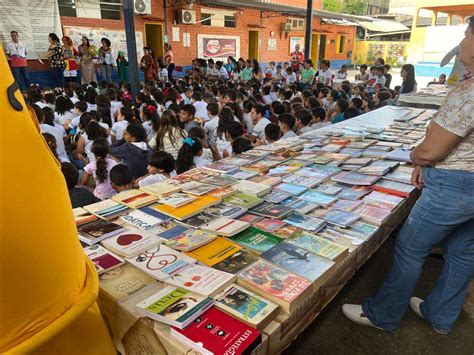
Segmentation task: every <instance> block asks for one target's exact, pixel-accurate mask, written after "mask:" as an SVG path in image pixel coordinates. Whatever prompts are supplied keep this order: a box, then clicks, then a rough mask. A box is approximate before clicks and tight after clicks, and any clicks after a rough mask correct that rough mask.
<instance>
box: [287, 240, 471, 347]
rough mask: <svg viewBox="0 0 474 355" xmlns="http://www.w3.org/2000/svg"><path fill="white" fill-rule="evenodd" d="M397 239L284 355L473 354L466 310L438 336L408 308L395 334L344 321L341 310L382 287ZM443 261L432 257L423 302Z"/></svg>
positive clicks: (420, 291) (421, 286) (420, 288)
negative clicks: (451, 330) (451, 329)
mask: <svg viewBox="0 0 474 355" xmlns="http://www.w3.org/2000/svg"><path fill="white" fill-rule="evenodd" d="M394 245H395V239H394V238H389V239H388V240H387V241H386V242H385V244H384V245H382V246H381V247H380V249H379V250H378V251H377V253H375V254H374V255H373V256H372V258H371V259H369V260H368V261H367V262H366V264H365V265H364V266H363V267H362V268H361V269H360V270H359V271H358V272H357V274H356V275H355V276H354V277H353V278H352V280H351V281H350V282H349V283H348V284H347V285H346V286H345V287H344V288H343V289H342V290H341V292H340V293H339V294H338V295H337V296H336V298H334V300H333V301H332V302H331V303H330V304H329V305H328V306H327V307H326V309H325V310H324V311H323V312H322V313H321V314H320V315H319V316H318V317H317V318H316V320H315V321H313V323H311V325H310V326H309V327H308V328H306V330H305V331H304V332H302V333H301V334H300V335H299V336H298V338H297V339H296V340H295V341H294V342H293V344H292V345H291V347H290V348H288V349H287V350H286V351H285V352H284V355H300V354H301V355H303V354H308V355H309V354H311V355H316V354H338V355H340V354H430V355H433V354H450V355H451V354H453V355H454V354H455V355H464V354H466V355H468V354H474V319H473V318H470V317H469V315H468V314H467V313H466V312H464V311H462V312H461V316H460V317H459V319H458V321H457V323H456V327H455V329H454V331H453V332H452V333H451V334H450V335H447V336H445V335H439V334H437V333H436V332H434V331H433V330H432V329H431V328H430V326H429V325H428V324H427V323H426V322H424V321H423V320H422V319H421V318H420V317H418V316H417V315H415V314H414V313H413V312H412V311H411V310H410V309H408V310H407V312H406V314H405V316H404V318H403V321H402V323H401V326H400V328H399V329H398V330H397V331H396V332H395V333H392V334H391V333H388V332H383V331H380V330H377V329H374V328H368V327H363V326H359V325H357V324H355V323H352V322H351V321H349V320H348V319H346V318H345V317H344V316H343V314H342V312H341V306H342V305H343V304H344V303H361V302H362V301H363V300H364V299H366V298H367V297H369V296H371V295H373V294H374V293H375V292H376V291H377V289H378V287H379V286H380V285H381V283H382V281H383V280H384V278H385V276H386V274H387V273H388V269H389V267H390V264H391V261H392V259H393V250H394ZM442 266H443V259H442V258H441V257H438V256H430V257H429V258H428V260H427V261H426V263H425V268H424V270H423V274H422V276H421V278H420V280H419V282H418V285H417V288H416V290H415V295H416V296H419V297H421V298H424V297H425V296H426V295H427V294H428V293H429V291H430V290H431V288H432V287H433V285H434V283H435V282H436V279H437V277H438V275H439V273H440V271H441V268H442Z"/></svg>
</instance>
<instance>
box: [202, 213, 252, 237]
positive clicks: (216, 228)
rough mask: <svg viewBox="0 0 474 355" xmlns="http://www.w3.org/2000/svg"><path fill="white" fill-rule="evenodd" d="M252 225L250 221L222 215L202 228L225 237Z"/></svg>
mask: <svg viewBox="0 0 474 355" xmlns="http://www.w3.org/2000/svg"><path fill="white" fill-rule="evenodd" d="M248 227H250V223H249V222H243V221H239V220H236V219H231V218H225V217H221V218H218V219H216V220H214V221H212V222H211V223H208V224H205V225H203V226H201V227H200V228H201V229H203V230H205V231H208V232H211V233H214V234H217V235H223V236H225V237H232V236H233V235H235V234H237V233H239V232H242V231H243V230H244V229H247V228H248Z"/></svg>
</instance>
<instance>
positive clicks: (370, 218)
mask: <svg viewBox="0 0 474 355" xmlns="http://www.w3.org/2000/svg"><path fill="white" fill-rule="evenodd" d="M354 213H356V214H358V215H359V216H361V218H362V219H363V220H365V221H367V222H369V223H374V224H376V225H381V224H382V223H383V222H385V220H386V219H387V218H388V217H389V216H390V213H391V211H390V210H386V209H384V208H378V207H374V206H370V205H366V204H362V205H360V206H359V207H357V208H356V209H355V210H354Z"/></svg>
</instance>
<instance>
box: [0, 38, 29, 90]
mask: <svg viewBox="0 0 474 355" xmlns="http://www.w3.org/2000/svg"><path fill="white" fill-rule="evenodd" d="M10 36H11V37H12V41H11V42H8V43H7V45H6V46H5V53H6V55H7V57H8V59H10V65H11V68H12V73H13V76H14V77H15V80H16V82H17V83H18V85H19V86H20V90H22V91H26V89H28V86H30V78H29V76H28V63H27V61H26V54H27V52H28V50H27V48H26V44H25V42H23V41H20V39H19V36H18V32H17V31H11V32H10Z"/></svg>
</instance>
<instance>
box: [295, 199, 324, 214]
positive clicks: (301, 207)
mask: <svg viewBox="0 0 474 355" xmlns="http://www.w3.org/2000/svg"><path fill="white" fill-rule="evenodd" d="M288 207H291V208H293V209H294V211H295V212H297V213H300V214H308V213H310V212H311V211H313V210H315V209H316V208H318V207H319V206H318V205H317V204H315V203H311V202H308V201H305V200H296V201H294V202H292V203H290V204H288Z"/></svg>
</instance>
